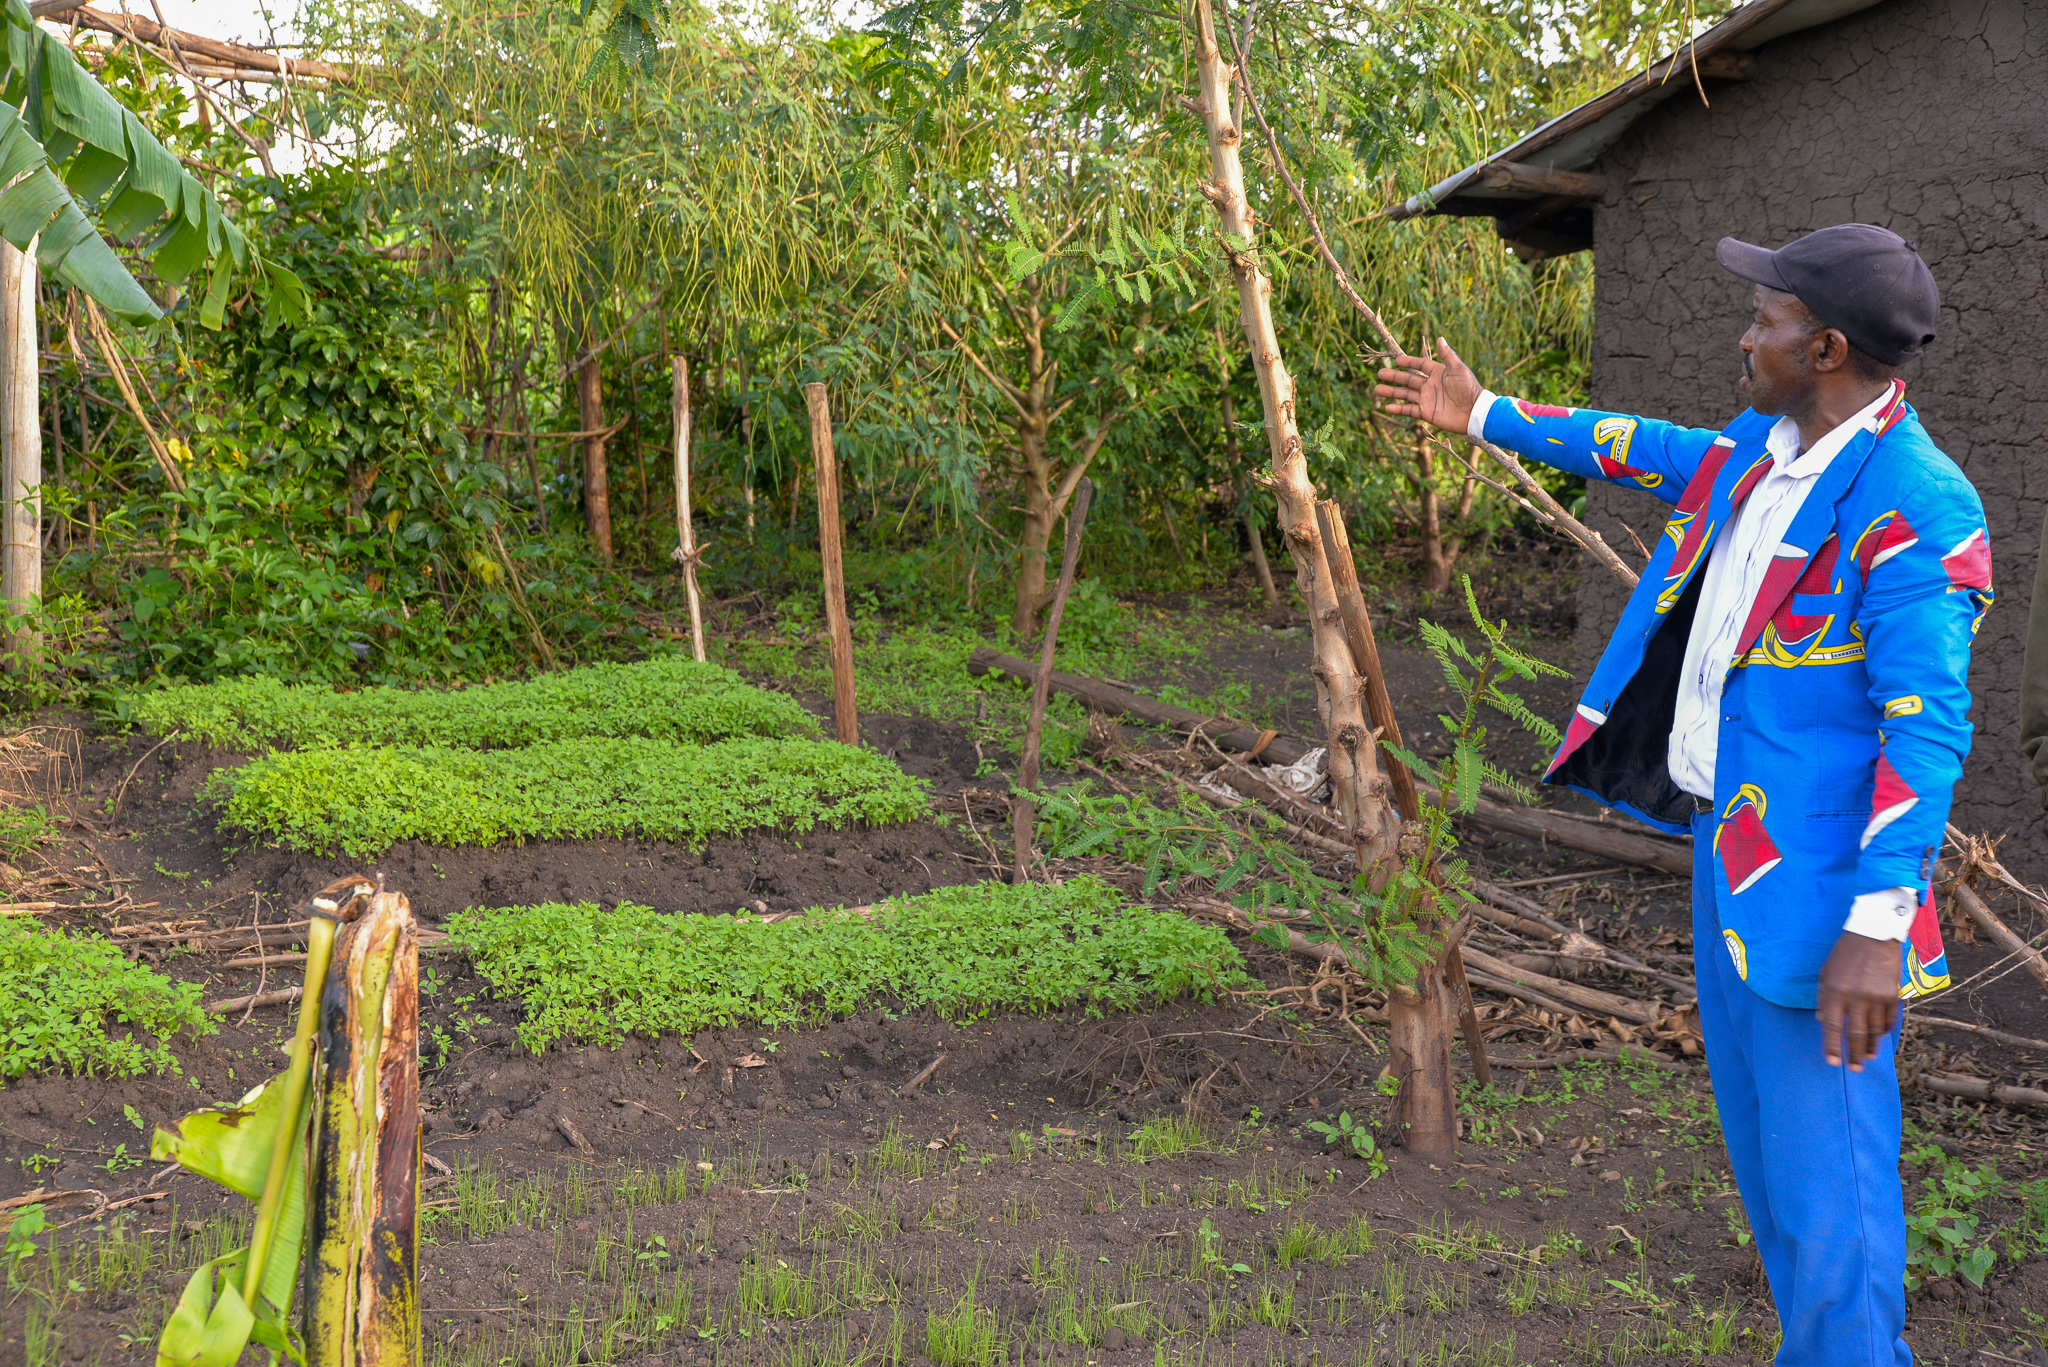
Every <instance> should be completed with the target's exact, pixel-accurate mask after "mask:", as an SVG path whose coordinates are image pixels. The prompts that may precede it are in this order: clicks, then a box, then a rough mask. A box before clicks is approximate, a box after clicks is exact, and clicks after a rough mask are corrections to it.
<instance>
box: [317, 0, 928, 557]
mask: <svg viewBox="0 0 2048 1367" xmlns="http://www.w3.org/2000/svg"><path fill="white" fill-rule="evenodd" d="M321 15H322V21H323V23H322V27H323V31H325V32H327V33H329V34H331V35H332V36H331V38H330V40H329V41H331V42H333V43H335V44H337V45H340V46H343V47H346V48H348V49H350V50H352V51H355V52H358V53H360V54H362V55H364V56H365V57H367V58H369V59H371V60H374V61H376V62H378V63H379V65H380V68H381V72H382V75H381V76H380V79H379V80H378V81H377V82H375V83H374V84H366V85H365V86H363V87H361V88H360V89H357V90H352V91H351V92H349V99H350V101H351V103H350V105H349V107H348V109H347V111H346V112H347V113H348V114H349V116H350V117H352V118H353V119H355V120H356V121H357V123H358V124H359V126H360V128H361V129H362V130H363V135H364V137H365V138H366V139H367V138H371V137H375V136H379V135H382V136H389V134H390V132H391V131H392V130H396V133H397V136H398V139H399V146H400V147H401V148H402V150H403V156H402V158H394V162H393V166H392V172H393V174H392V175H391V176H390V177H389V181H388V183H387V185H386V186H385V193H386V195H387V200H388V202H389V203H390V204H391V206H392V208H393V210H394V212H395V213H397V214H398V215H400V216H402V217H403V218H404V220H405V221H407V222H409V223H412V224H415V225H417V226H418V228H419V229H420V231H421V232H422V233H423V234H424V235H425V236H426V237H427V238H428V240H429V241H430V242H431V243H432V244H433V247H432V250H431V251H429V252H428V253H427V257H428V260H429V262H430V263H431V265H432V267H433V268H434V269H437V270H439V271H441V272H443V273H444V278H445V280H446V282H447V283H448V285H449V286H450V298H451V301H452V304H451V308H450V311H449V322H450V326H451V331H452V332H453V334H454V340H456V341H458V342H459V343H461V344H464V345H465V346H466V347H468V348H469V350H470V353H471V354H472V356H473V357H474V358H475V365H474V367H473V369H474V371H475V374H474V376H473V382H474V384H475V386H476V388H477V390H478V395H479V397H480V398H483V397H485V396H486V394H488V396H489V402H487V403H486V404H485V407H486V408H487V409H489V410H491V411H509V406H510V404H511V402H512V399H513V395H514V394H523V393H526V392H529V391H530V392H535V393H543V394H544V393H546V392H548V391H549V390H550V389H551V388H552V387H553V386H554V385H555V384H557V383H568V384H573V391H572V392H573V393H574V395H575V399H574V403H573V407H574V408H575V409H576V411H577V421H578V426H579V429H580V430H581V431H583V432H584V433H585V434H586V436H585V437H584V438H583V454H584V461H583V472H582V473H583V480H582V483H583V493H584V502H585V512H586V518H587V523H588V530H589V535H590V538H591V541H592V543H593V545H594V546H595V547H596V548H597V549H598V551H599V552H600V554H602V555H604V556H606V557H607V558H608V557H609V554H610V548H611V543H612V528H611V516H610V509H609V500H608V486H609V482H610V481H609V477H608V469H607V452H606V442H605V439H604V437H603V435H601V434H603V433H604V432H606V431H607V430H608V427H609V424H608V423H607V422H606V421H605V418H604V412H605V406H604V405H605V400H604V395H603V391H602V384H601V380H600V374H601V372H600V368H599V367H600V361H601V359H602V356H603V354H604V353H605V352H606V351H607V350H609V349H611V348H613V347H615V346H616V345H617V343H618V341H619V339H620V338H622V337H629V336H631V335H633V334H634V332H635V326H636V324H637V323H638V322H639V321H640V320H643V319H647V318H659V319H660V321H661V325H662V326H661V335H663V336H665V337H667V338H669V339H670V340H671V342H672V344H673V345H675V346H676V347H677V349H678V350H679V351H684V352H688V353H690V354H692V355H693V356H695V357H696V363H695V364H693V365H692V370H693V371H694V372H696V373H698V374H704V375H711V376H720V375H734V376H737V375H740V374H742V373H743V371H744V367H743V366H738V365H735V366H726V365H723V364H721V362H722V361H723V360H724V359H725V357H726V354H727V353H745V352H747V351H749V350H750V347H749V346H748V344H747V343H746V337H747V333H748V331H749V329H750V328H753V327H756V326H758V325H760V324H763V323H767V324H771V325H773V324H778V323H780V322H781V321H782V320H784V319H787V318H790V317H792V316H798V315H801V314H802V313H803V312H804V311H805V310H806V309H807V308H808V309H815V310H816V311H817V312H818V313H819V314H821V315H822V316H824V317H825V318H828V319H831V320H833V321H834V322H841V321H842V317H841V315H842V310H841V309H840V307H839V305H840V303H841V302H842V301H843V299H844V297H845V296H847V295H849V294H851V295H853V296H855V297H856V298H857V300H858V302H859V306H860V307H872V304H871V301H870V296H871V295H872V293H873V281H874V280H875V279H876V278H877V272H876V271H875V270H874V269H873V268H872V260H873V258H874V257H875V256H876V255H877V253H878V252H879V251H880V250H881V248H882V246H883V245H884V244H885V243H886V241H887V236H888V234H887V229H888V226H889V222H888V216H887V214H886V213H880V214H877V213H875V212H872V210H873V209H874V206H873V204H872V203H871V202H870V201H871V199H872V197H873V193H874V191H875V190H876V189H877V187H879V186H881V185H882V184H884V182H885V177H883V176H882V175H881V174H880V173H879V170H878V167H877V165H876V162H875V159H874V157H873V155H872V154H871V149H869V148H868V147H867V145H866V141H865V135H864V134H863V132H862V127H861V124H860V123H859V121H858V115H859V113H860V108H859V103H860V95H861V90H860V86H859V84H858V83H857V82H856V81H853V80H852V79H850V78H849V76H848V74H847V67H848V64H849V63H850V62H851V61H852V60H853V58H852V57H851V56H850V55H849V54H848V53H847V52H846V51H844V50H842V49H841V48H839V47H835V46H834V45H832V44H831V43H829V42H828V41H826V40H825V39H823V38H822V37H821V36H820V32H819V29H818V28H817V27H815V26H813V25H811V24H809V23H808V21H807V16H803V15H799V14H796V13H793V12H778V13H773V14H760V15H753V14H747V15H738V14H727V13H724V12H718V13H714V12H711V11H707V10H704V9H700V8H696V7H681V6H678V7H675V8H672V9H664V10H661V11H660V12H657V11H656V8H655V7H652V6H648V5H644V4H631V5H617V6H597V7H585V8H584V9H583V10H582V11H581V12H579V11H578V9H577V8H576V7H574V6H559V5H545V6H539V7H535V8H531V9H524V10H515V11H514V12H512V13H509V14H508V13H506V12H505V10H504V7H503V6H498V5H490V4H486V3H484V2H483V0H454V2H453V3H451V4H447V5H441V6H437V7H436V8H435V11H434V13H433V14H432V15H430V16H427V15H422V14H421V13H420V12H419V11H418V10H417V9H415V8H414V7H412V6H410V5H407V4H404V3H402V2H399V0H330V3H328V4H326V5H325V6H323V7H322V9H321ZM754 20H759V23H758V24H756V23H754V22H752V21H754ZM764 149H772V154H764ZM550 335H552V337H553V338H554V339H555V342H554V345H553V347H552V348H549V349H552V350H553V351H554V352H555V364H554V365H553V366H552V367H550V366H549V365H547V364H546V363H545V361H538V362H536V363H534V364H531V365H530V366H528V367H527V368H525V369H522V370H520V371H519V372H518V374H517V376H516V380H515V382H514V383H511V384H509V385H507V384H506V383H505V381H506V379H507V378H508V377H507V372H508V371H510V370H511V369H512V367H511V365H510V364H509V362H508V360H507V357H508V355H509V356H516V355H518V354H519V352H520V350H521V347H520V345H519V339H520V338H522V337H523V338H526V339H529V340H539V339H544V338H547V337H549V336H550ZM541 349H542V348H540V347H536V348H535V350H541ZM707 353H708V354H707ZM791 378H792V381H793V380H794V377H791ZM508 391H509V392H508ZM562 406H563V407H564V408H568V407H571V406H572V405H571V404H568V403H564V404H563V405H562Z"/></svg>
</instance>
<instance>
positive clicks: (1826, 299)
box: [1714, 223, 1941, 365]
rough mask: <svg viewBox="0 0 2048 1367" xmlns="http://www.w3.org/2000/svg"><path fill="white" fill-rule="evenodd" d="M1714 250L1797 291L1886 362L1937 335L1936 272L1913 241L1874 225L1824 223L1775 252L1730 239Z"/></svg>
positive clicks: (1750, 273) (1730, 263) (1763, 280)
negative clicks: (1825, 224) (1828, 226)
mask: <svg viewBox="0 0 2048 1367" xmlns="http://www.w3.org/2000/svg"><path fill="white" fill-rule="evenodd" d="M1714 256H1715V257H1716V258H1717V259H1718V260H1719V261H1720V263H1721V264H1722V265H1723V266H1725V267H1727V268H1728V269H1729V270H1730V271H1733V272H1734V273H1735V274H1736V275H1739V276H1741V277H1742V278H1743V279H1744V280H1748V281H1750V282H1752V283H1754V284H1758V285H1764V286H1767V287H1769V288H1771V289H1774V290H1783V291H1784V292H1785V293H1787V294H1790V295H1794V296H1796V297H1797V298H1798V300H1799V302H1800V303H1802V304H1804V305H1806V307H1807V308H1809V309H1811V310H1812V311H1813V316H1814V317H1816V318H1818V319H1820V321H1821V322H1822V323H1824V324H1825V325H1827V326H1828V327H1831V328H1836V329H1838V330H1840V332H1841V334H1842V335H1843V336H1844V337H1847V338H1848V339H1849V341H1850V343H1851V344H1852V345H1854V346H1855V347H1856V348H1857V350H1859V351H1863V352H1867V353H1868V354H1869V355H1870V356H1872V357H1874V358H1875V359H1876V360H1878V361H1880V362H1882V363H1883V364H1885V365H1898V364H1899V363H1901V362H1902V361H1908V360H1911V359H1912V358H1913V357H1915V356H1918V355H1919V354H1920V349H1921V348H1922V347H1924V346H1926V345H1927V344H1928V343H1929V342H1932V341H1933V340H1934V327H1935V324H1936V323H1937V322H1938V321H1940V318H1941V293H1940V291H1938V290H1937V289H1935V287H1934V276H1933V274H1932V273H1930V272H1929V271H1928V269H1927V263H1926V262H1925V261H1922V260H1921V259H1920V253H1919V252H1917V251H1915V250H1914V249H1913V244H1912V243H1910V242H1908V241H1906V239H1905V238H1903V237H1900V236H1899V235H1898V234H1897V233H1895V232H1890V231H1887V230H1886V229H1884V228H1880V227H1877V226H1876V225H1875V224H1871V223H1841V224H1837V225H1836V226H1834V227H1832V228H1821V229H1819V230H1817V231H1815V232H1810V233H1808V234H1807V235H1806V236H1804V237H1802V238H1798V239H1796V240H1794V241H1792V242H1788V243H1786V244H1785V245H1784V246H1782V247H1780V248H1778V249H1777V250H1776V251H1772V250H1771V249H1770V248H1768V247H1753V246H1751V245H1750V244H1749V243H1747V242H1738V241H1736V240H1735V239H1734V238H1732V237H1724V238H1722V239H1721V245H1720V246H1719V247H1717V248H1715V249H1714Z"/></svg>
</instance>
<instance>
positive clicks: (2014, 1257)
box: [1906, 1144, 2048, 1289]
mask: <svg viewBox="0 0 2048 1367" xmlns="http://www.w3.org/2000/svg"><path fill="white" fill-rule="evenodd" d="M1906 1162H1907V1165H1908V1166H1911V1167H1920V1168H1928V1169H1931V1171H1929V1172H1928V1173H1927V1175H1926V1176H1924V1177H1922V1178H1921V1179H1920V1196H1919V1198H1918V1199H1917V1200H1915V1201H1914V1202H1913V1205H1912V1208H1911V1209H1910V1210H1908V1211H1907V1212H1906V1285H1907V1287H1908V1288H1909V1289H1910V1288H1914V1287H1918V1286H1921V1285H1923V1284H1925V1283H1926V1282H1928V1281H1930V1280H1933V1279H1937V1278H1943V1277H1959V1278H1961V1279H1962V1280H1964V1281H1966V1282H1968V1283H1969V1284H1970V1285H1972V1286H1979V1287H1981V1286H1982V1285H1984V1279H1985V1278H1986V1277H1988V1276H1989V1275H1990V1274H1991V1272H1992V1271H1993V1270H1994V1269H1995V1268H1996V1267H1997V1265H1998V1255H1999V1254H2000V1253H2001V1252H2003V1253H2004V1254H2005V1255H2006V1259H2007V1261H2009V1262H2012V1263H2021V1262H2024V1261H2026V1260H2027V1259H2028V1258H2029V1257H2032V1256H2033V1255H2035V1254H2037V1253H2043V1252H2048V1178H2036V1179H2034V1180H2033V1181H2031V1182H2022V1183H2013V1182H2008V1181H2006V1180H2005V1179H2004V1178H2003V1177H2001V1176H1999V1174H1998V1166H1997V1164H1995V1163H1982V1164H1978V1165H1976V1166H1974V1167H1973V1166H1971V1165H1970V1164H1968V1163H1965V1162H1963V1161H1962V1160H1961V1159H1959V1158H1952V1157H1950V1156H1949V1155H1948V1154H1947V1153H1946V1152H1944V1151H1943V1150H1942V1149H1941V1148H1940V1147H1939V1146H1938V1145H1934V1144H1922V1145H1920V1146H1919V1147H1918V1148H1915V1149H1914V1150H1913V1151H1912V1152H1911V1153H1909V1154H1908V1155H1907V1156H1906Z"/></svg>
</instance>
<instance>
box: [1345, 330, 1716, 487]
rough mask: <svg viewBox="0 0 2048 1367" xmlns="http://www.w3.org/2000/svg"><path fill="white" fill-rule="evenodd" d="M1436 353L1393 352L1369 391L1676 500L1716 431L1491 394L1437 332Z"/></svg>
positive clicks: (1548, 459)
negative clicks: (1390, 361) (1432, 357)
mask: <svg viewBox="0 0 2048 1367" xmlns="http://www.w3.org/2000/svg"><path fill="white" fill-rule="evenodd" d="M1437 355H1438V357H1439V358H1440V359H1438V360H1434V361H1432V360H1429V359H1428V358H1426V357H1421V356H1396V357H1395V358H1394V360H1393V364H1392V365H1391V366H1389V367H1388V368H1387V369H1384V370H1382V371H1380V373H1379V377H1380V382H1379V383H1378V384H1377V385H1374V386H1373V393H1374V394H1375V395H1376V396H1377V397H1378V399H1379V400H1380V404H1381V406H1382V407H1383V408H1385V409H1386V411H1387V412H1389V413H1391V414H1393V415H1394V416H1396V417H1403V418H1420V419H1422V420H1423V421H1424V422H1426V423H1429V424H1430V425H1431V426H1433V427H1438V428H1441V429H1442V430H1444V431H1446V432H1455V433H1457V434H1459V435H1461V436H1469V437H1471V438H1473V439H1474V440H1481V439H1484V440H1486V441H1490V442H1492V443H1493V444H1494V445H1496V446H1504V447H1506V448H1507V449H1508V450H1510V451H1514V452H1516V453H1518V454H1520V455H1524V456H1527V457H1529V458H1530V459H1532V460H1540V461H1542V462H1543V463H1544V464H1545V465H1553V466H1556V467H1557V468H1558V469H1560V470H1568V471H1570V472H1571V473H1573V474H1575V475H1584V476H1585V477H1586V478H1587V479H1600V480H1607V481H1608V482H1610V483H1614V484H1626V485H1631V486H1633V487H1635V488H1638V489H1648V490H1649V491H1650V492H1651V493H1653V494H1655V495H1656V496H1657V497H1659V498H1661V499H1663V500H1664V501H1665V502H1666V503H1676V502H1677V501H1678V496H1679V495H1680V494H1681V493H1682V492H1684V490H1685V487H1686V485H1687V484H1688V483H1689V482H1690V481H1691V479H1692V477H1693V475H1694V474H1695V473H1696V472H1697V471H1698V470H1699V468H1700V462H1701V460H1702V459H1703V458H1704V457H1705V455H1706V453H1707V448H1709V447H1710V446H1712V445H1713V443H1714V438H1715V437H1716V436H1717V435H1718V434H1717V433H1714V432H1709V431H1706V430H1705V429H1702V428H1690V427H1679V426H1676V425H1674V424H1672V423H1668V422H1659V421H1657V420H1656V419H1654V418H1638V417H1632V416H1630V415H1628V414H1626V413H1601V412H1595V411H1593V410H1592V409H1584V408H1558V407H1555V406H1552V405H1548V404H1532V403H1528V402H1526V401H1524V400H1521V399H1511V398H1507V397H1504V396H1500V395H1495V394H1493V393H1491V392H1490V391H1489V390H1487V389H1486V387H1485V386H1483V385H1481V384H1480V383H1479V378H1478V376H1476V375H1474V374H1473V373H1472V368H1471V367H1470V366H1468V365H1466V364H1465V363H1464V362H1463V361H1461V360H1459V359H1458V353H1457V352H1455V351H1453V350H1451V346H1450V343H1448V342H1445V341H1442V340H1439V341H1438V342H1437Z"/></svg>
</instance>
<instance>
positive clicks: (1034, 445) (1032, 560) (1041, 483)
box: [1010, 385, 1059, 641]
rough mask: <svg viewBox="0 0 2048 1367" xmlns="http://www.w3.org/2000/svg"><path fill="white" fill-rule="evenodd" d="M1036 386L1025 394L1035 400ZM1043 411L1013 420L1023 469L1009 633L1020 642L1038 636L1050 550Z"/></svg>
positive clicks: (1054, 513) (1036, 408) (1030, 410)
mask: <svg viewBox="0 0 2048 1367" xmlns="http://www.w3.org/2000/svg"><path fill="white" fill-rule="evenodd" d="M1036 390H1037V386H1035V385H1034V386H1032V388H1031V390H1028V391H1027V392H1026V396H1027V403H1028V401H1029V400H1030V399H1032V398H1037V397H1038V395H1037V393H1036ZM1045 429H1046V423H1045V409H1044V405H1043V404H1042V403H1039V404H1031V405H1029V406H1028V407H1027V410H1026V412H1025V413H1024V414H1023V415H1022V416H1020V417H1019V418H1018V419H1017V453H1018V455H1019V457H1020V458H1021V460H1022V462H1023V466H1024V479H1023V483H1024V490H1023V492H1024V535H1023V537H1022V539H1021V540H1020V541H1019V542H1018V546H1017V607H1016V610H1015V611H1014V612H1013V613H1011V615H1010V632H1011V634H1012V635H1014V636H1015V637H1016V638H1017V639H1018V640H1020V641H1028V640H1030V639H1031V638H1032V637H1034V636H1036V635H1037V634H1038V610H1039V607H1040V606H1041V605H1042V604H1043V603H1044V602H1045V562H1046V557H1047V555H1048V554H1049V552H1050V551H1051V549H1052V524H1053V523H1054V521H1056V520H1057V519H1058V516H1059V513H1058V510H1056V509H1055V508H1054V507H1053V499H1052V462H1051V461H1050V460H1048V459H1047V458H1046V454H1045Z"/></svg>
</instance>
